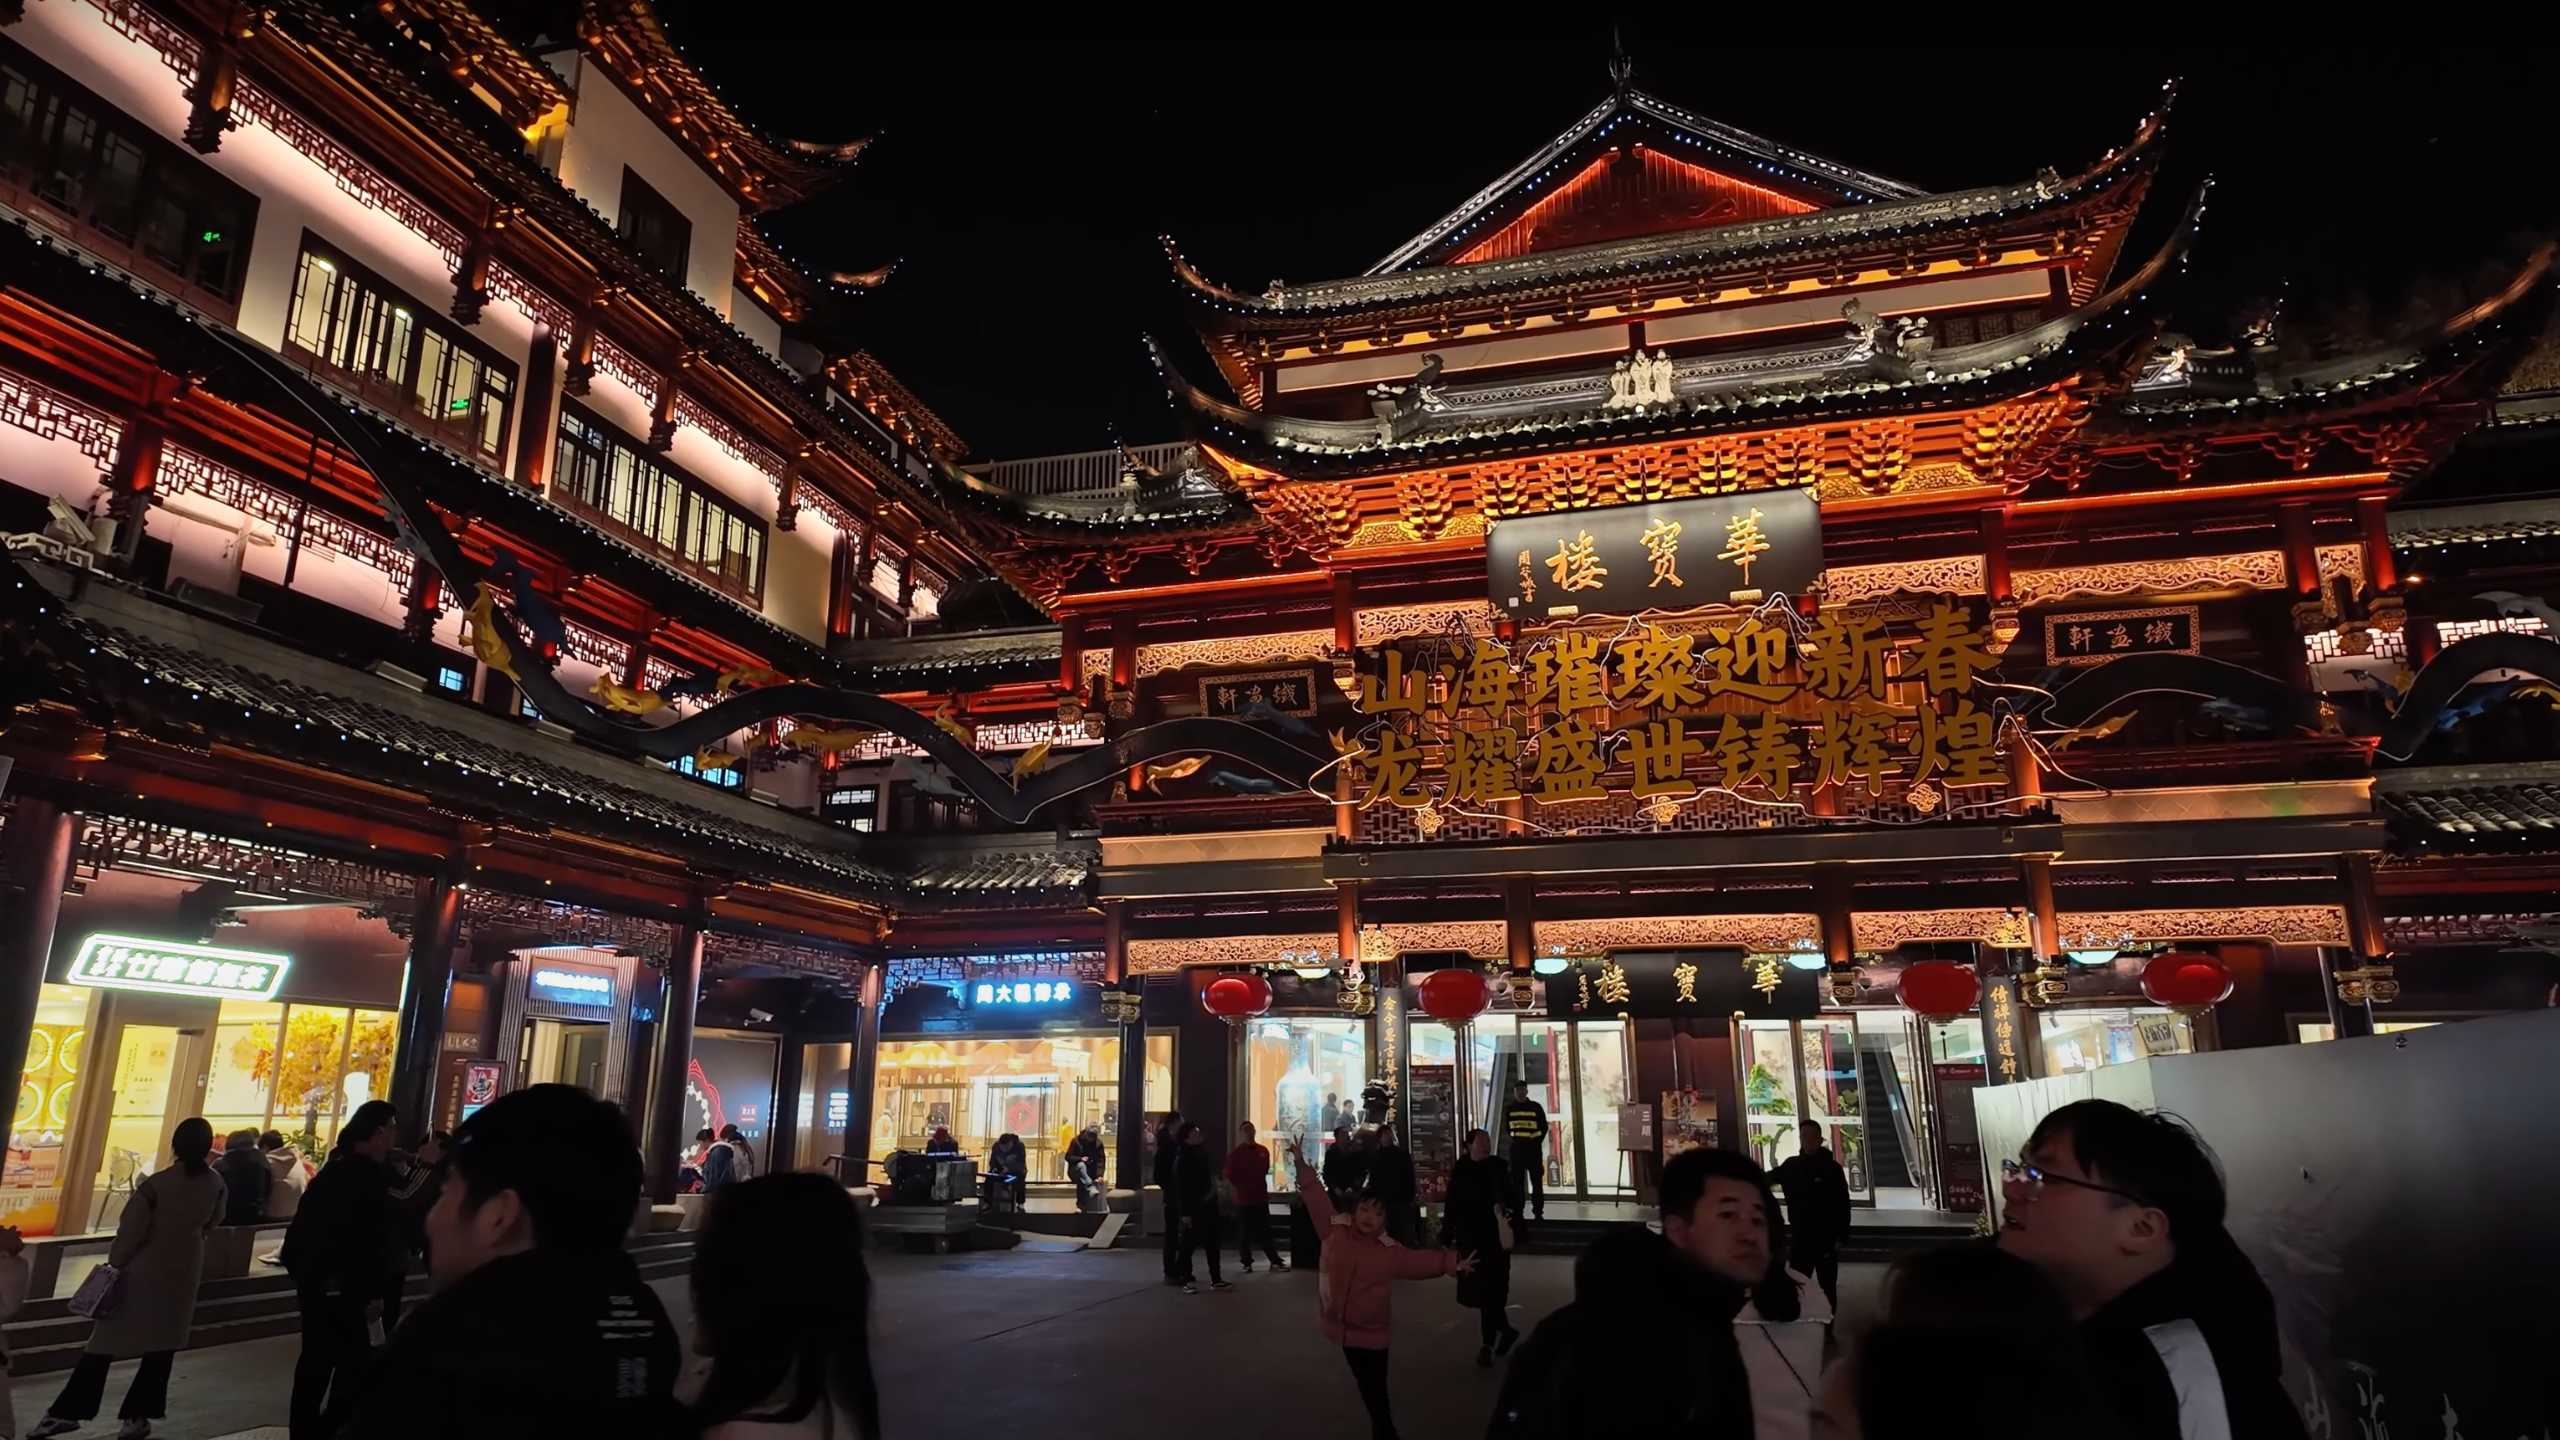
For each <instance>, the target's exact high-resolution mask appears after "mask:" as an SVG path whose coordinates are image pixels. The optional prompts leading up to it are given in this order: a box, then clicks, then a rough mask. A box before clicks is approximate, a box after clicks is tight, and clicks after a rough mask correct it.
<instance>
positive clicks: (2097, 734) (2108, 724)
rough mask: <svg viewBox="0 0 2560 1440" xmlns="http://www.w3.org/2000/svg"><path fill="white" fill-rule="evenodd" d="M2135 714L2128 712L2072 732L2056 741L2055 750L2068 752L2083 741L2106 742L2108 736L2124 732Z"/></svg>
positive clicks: (2054, 743)
mask: <svg viewBox="0 0 2560 1440" xmlns="http://www.w3.org/2000/svg"><path fill="white" fill-rule="evenodd" d="M2134 714H2135V712H2133V711H2131V710H2127V711H2126V712H2124V713H2123V714H2121V715H2117V716H2113V717H2110V718H2108V719H2105V720H2101V721H2099V722H2098V723H2097V724H2095V725H2083V726H2081V727H2080V728H2079V729H2077V730H2074V731H2071V732H2070V733H2069V734H2067V735H2064V736H2063V737H2062V738H2060V739H2058V740H2056V741H2054V742H2053V748H2054V749H2056V750H2068V749H2070V748H2071V747H2072V746H2074V745H2076V744H2078V743H2079V742H2081V741H2083V740H2104V739H2106V738H2107V737H2108V736H2110V735H2113V734H2114V733H2116V732H2117V731H2119V730H2122V729H2123V728H2124V727H2125V726H2127V725H2128V724H2131V723H2132V721H2133V717H2134Z"/></svg>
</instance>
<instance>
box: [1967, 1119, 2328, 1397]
mask: <svg viewBox="0 0 2560 1440" xmlns="http://www.w3.org/2000/svg"><path fill="white" fill-rule="evenodd" d="M2001 1171H2002V1181H2003V1184H2002V1193H2003V1196H2004V1198H2005V1202H2006V1203H2005V1206H2004V1208H2005V1211H2006V1214H2005V1216H2004V1220H2003V1223H2002V1225H2001V1227H2000V1241H1999V1243H2000V1248H2001V1249H2003V1250H2006V1251H2008V1252H2009V1253H2010V1254H2012V1255H2016V1256H2018V1257H2019V1258H2020V1259H2023V1260H2026V1261H2029V1262H2030V1263H2032V1264H2034V1265H2035V1266H2036V1267H2037V1268H2038V1269H2040V1270H2042V1271H2043V1272H2044V1273H2045V1275H2046V1277H2047V1278H2048V1279H2050V1280H2052V1281H2053V1283H2054V1286H2055V1288H2057V1289H2059V1290H2060V1291H2061V1292H2062V1295H2063V1298H2064V1299H2065V1300H2067V1301H2069V1302H2070V1305H2071V1308H2072V1312H2073V1313H2074V1314H2076V1315H2078V1316H2079V1317H2080V1318H2081V1335H2082V1338H2083V1340H2084V1342H2085V1343H2086V1345H2087V1347H2088V1351H2089V1358H2090V1363H2091V1366H2092V1368H2093V1369H2094V1370H2095V1371H2096V1372H2097V1374H2098V1375H2099V1377H2100V1379H2101V1383H2103V1384H2107V1385H2109V1386H2110V1387H2111V1388H2112V1389H2113V1390H2114V1392H2115V1399H2116V1400H2117V1402H2118V1406H2119V1409H2120V1412H2121V1413H2122V1414H2123V1415H2124V1416H2125V1417H2126V1418H2127V1420H2128V1421H2129V1422H2130V1423H2131V1426H2132V1433H2133V1434H2134V1436H2135V1437H2136V1440H2235V1437H2246V1440H2258V1437H2273V1440H2291V1437H2299V1436H2301V1435H2302V1434H2303V1428H2302V1419H2301V1416H2300V1414H2299V1412H2297V1411H2296V1410H2295V1409H2294V1406H2293V1402H2292V1401H2291V1400H2290V1399H2289V1398H2287V1396H2286V1395H2285V1393H2284V1387H2283V1384H2282V1374H2283V1359H2282V1356H2281V1354H2280V1353H2279V1351H2278V1349H2277V1344H2276V1323H2275V1300H2274V1297H2273V1296H2271V1295H2270V1294H2269V1293H2268V1292H2267V1287H2266V1284H2265V1282H2264V1281H2262V1280H2260V1279H2259V1278H2258V1272H2257V1270H2256V1269H2255V1268H2254V1267H2253V1266H2251V1265H2250V1263H2249V1259H2248V1257H2247V1256H2245V1255H2243V1254H2242V1253H2240V1248H2239V1246H2238V1245H2236V1244H2234V1243H2233V1242H2232V1239H2231V1236H2230V1234H2229V1232H2228V1231H2226V1230H2225V1229H2224V1228H2223V1208H2224V1203H2225V1200H2224V1191H2223V1185H2222V1176H2221V1173H2220V1172H2219V1171H2218V1170H2216V1169H2215V1167H2214V1162H2213V1157H2212V1156H2211V1155H2210V1154H2209V1153H2207V1152H2206V1150H2205V1148H2204V1143H2203V1142H2202V1141H2201V1140H2199V1139H2197V1138H2196V1134H2195V1132H2194V1131H2192V1130H2190V1129H2188V1128H2187V1126H2186V1125H2185V1124H2184V1123H2183V1122H2181V1121H2179V1120H2176V1119H2174V1118H2172V1117H2169V1116H2166V1115H2158V1114H2148V1115H2146V1114H2144V1113H2142V1112H2140V1111H2137V1110H2132V1109H2129V1108H2127V1107H2125V1106H2123V1105H2119V1104H2116V1103H2115V1102H2113V1101H2111V1100H2082V1101H2079V1102H2077V1103H2075V1104H2070V1105H2065V1106H2063V1107H2062V1108H2061V1109H2059V1110H2056V1111H2054V1112H2053V1113H2052V1114H2050V1115H2047V1116H2046V1117H2044V1120H2043V1122H2042V1123H2040V1124H2039V1125H2037V1126H2036V1130H2035V1134H2034V1135H2033V1136H2031V1137H2030V1138H2029V1139H2028V1141H2027V1148H2026V1152H2025V1154H2024V1156H2023V1157H2022V1158H2021V1159H2019V1160H2008V1161H2003V1162H2001Z"/></svg>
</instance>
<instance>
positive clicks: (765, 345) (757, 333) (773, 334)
mask: <svg viewBox="0 0 2560 1440" xmlns="http://www.w3.org/2000/svg"><path fill="white" fill-rule="evenodd" d="M731 273H732V274H733V275H734V274H735V273H736V272H735V270H734V269H733V270H732V271H731ZM735 298H736V307H737V308H736V309H734V310H732V311H731V312H730V315H729V323H730V324H732V325H735V326H737V327H738V333H740V334H742V335H744V336H746V337H747V338H748V339H750V340H753V341H754V342H756V348H757V349H759V350H762V351H763V352H764V353H766V354H767V355H770V356H772V357H773V358H774V359H776V360H779V359H781V358H782V322H781V321H780V320H777V319H775V318H774V315H773V312H772V311H770V310H767V309H766V308H764V307H763V306H762V305H759V304H757V303H756V300H755V297H754V296H752V295H749V294H747V293H746V292H745V291H743V290H741V291H739V292H738V293H737V295H736V297H735Z"/></svg>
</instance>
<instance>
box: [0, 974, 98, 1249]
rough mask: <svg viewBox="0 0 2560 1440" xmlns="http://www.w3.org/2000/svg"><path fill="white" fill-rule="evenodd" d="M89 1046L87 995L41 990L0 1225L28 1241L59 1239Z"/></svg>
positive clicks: (2, 1171)
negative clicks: (45, 1237)
mask: <svg viewBox="0 0 2560 1440" xmlns="http://www.w3.org/2000/svg"><path fill="white" fill-rule="evenodd" d="M88 1039H89V992H88V991H86V990H83V989H80V988H78V987H76V986H70V985H47V986H45V987H43V989H42V990H41V991H39V992H38V996H37V1000H36V1023H35V1029H34V1032H33V1033H32V1034H30V1035H29V1036H28V1037H27V1066H26V1072H25V1073H24V1074H23V1075H22V1076H20V1078H19V1081H18V1109H17V1114H16V1117H15V1118H14V1119H13V1120H12V1121H11V1123H10V1126H9V1153H8V1156H7V1158H6V1161H5V1163H0V1224H5V1225H14V1226H16V1227H17V1228H18V1230H19V1232H20V1233H22V1234H25V1235H28V1236H37V1235H52V1234H56V1233H58V1229H59V1212H60V1209H61V1204H62V1184H63V1179H64V1176H63V1165H64V1163H65V1154H66V1149H67V1146H68V1144H69V1141H70V1138H71V1122H72V1117H73V1115H74V1113H75V1112H74V1111H73V1109H72V1106H73V1104H74V1103H75V1102H76V1101H77V1100H78V1098H79V1086H80V1070H81V1062H82V1060H83V1059H84V1058H85V1052H86V1050H87V1048H88Z"/></svg>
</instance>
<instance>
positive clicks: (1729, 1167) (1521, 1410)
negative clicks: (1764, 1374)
mask: <svg viewBox="0 0 2560 1440" xmlns="http://www.w3.org/2000/svg"><path fill="white" fill-rule="evenodd" d="M1660 1188H1661V1203H1662V1233H1661V1234H1660V1235H1656V1234H1654V1233H1653V1232H1652V1231H1650V1230H1648V1229H1645V1228H1644V1227H1643V1226H1640V1225H1620V1226H1613V1227H1611V1229H1610V1231H1609V1232H1608V1233H1607V1234H1605V1235H1603V1236H1602V1237H1601V1238H1600V1239H1598V1240H1595V1241H1593V1242H1592V1243H1591V1245H1590V1246H1589V1247H1588V1248H1586V1249H1585V1250H1584V1251H1583V1252H1582V1256H1581V1258H1580V1259H1578V1260H1576V1261H1575V1262H1574V1266H1573V1303H1571V1304H1569V1305H1567V1306H1565V1307H1564V1308H1563V1309H1560V1310H1558V1311H1556V1312H1555V1313H1554V1314H1552V1315H1550V1316H1548V1317H1547V1318H1546V1319H1545V1320H1544V1321H1542V1322H1540V1324H1539V1326H1538V1328H1537V1330H1536V1331H1534V1332H1533V1333H1532V1334H1531V1335H1530V1336H1529V1338H1528V1339H1527V1340H1526V1341H1524V1342H1522V1344H1521V1346H1520V1348H1519V1351H1518V1353H1516V1354H1514V1355H1513V1356H1512V1357H1511V1371H1510V1374H1508V1375H1507V1376H1505V1377H1504V1379H1503V1383H1502V1394H1501V1396H1500V1398H1499V1399H1497V1400H1496V1401H1495V1403H1494V1410H1493V1424H1492V1426H1491V1428H1490V1429H1489V1430H1488V1431H1487V1432H1486V1433H1487V1437H1488V1440H1623V1437H1630V1436H1639V1435H1641V1436H1665V1437H1668V1436H1675V1435H1676V1436H1696V1437H1701V1440H1748V1437H1750V1436H1751V1435H1752V1434H1753V1430H1752V1418H1751V1381H1750V1376H1749V1373H1748V1372H1747V1371H1745V1370H1744V1369H1743V1365H1742V1348H1741V1345H1740V1344H1739V1342H1738V1341H1737V1340H1736V1338H1735V1336H1734V1326H1733V1319H1734V1316H1735V1315H1737V1314H1739V1313H1740V1312H1741V1310H1742V1305H1743V1302H1744V1301H1745V1300H1750V1299H1755V1298H1756V1299H1757V1300H1758V1302H1759V1309H1760V1312H1761V1315H1762V1317H1763V1318H1764V1319H1770V1320H1793V1319H1794V1318H1796V1314H1797V1307H1796V1288H1795V1285H1794V1283H1793V1282H1792V1281H1789V1280H1787V1279H1786V1278H1785V1275H1786V1267H1785V1266H1784V1264H1783V1263H1781V1262H1780V1261H1779V1260H1778V1258H1777V1255H1778V1250H1777V1246H1776V1237H1777V1235H1778V1232H1779V1231H1781V1230H1782V1229H1783V1228H1784V1223H1783V1222H1782V1221H1780V1220H1779V1219H1778V1205H1777V1201H1776V1200H1775V1199H1774V1198H1773V1197H1772V1196H1771V1195H1770V1194H1769V1189H1768V1181H1767V1179H1766V1178H1765V1177H1764V1176H1763V1175H1762V1173H1761V1170H1760V1167H1759V1166H1758V1165H1757V1164H1755V1163H1754V1162H1753V1161H1752V1160H1751V1158H1750V1157H1749V1156H1746V1155H1740V1154H1736V1153H1735V1152H1733V1151H1730V1150H1709V1149H1699V1150H1689V1151H1684V1152H1682V1153H1681V1154H1679V1155H1677V1156H1674V1157H1673V1158H1672V1160H1671V1161H1670V1163H1668V1164H1666V1165H1664V1166H1663V1167H1662V1182H1661V1187H1660Z"/></svg>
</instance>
